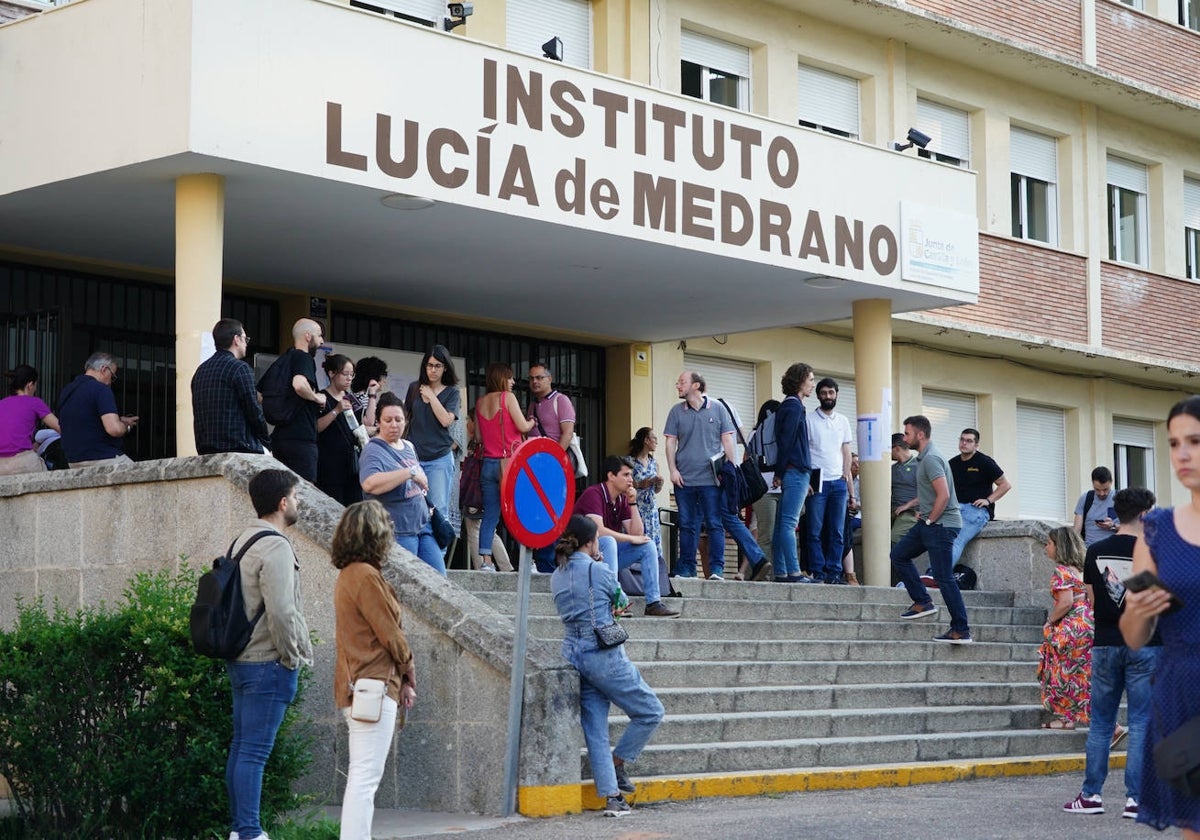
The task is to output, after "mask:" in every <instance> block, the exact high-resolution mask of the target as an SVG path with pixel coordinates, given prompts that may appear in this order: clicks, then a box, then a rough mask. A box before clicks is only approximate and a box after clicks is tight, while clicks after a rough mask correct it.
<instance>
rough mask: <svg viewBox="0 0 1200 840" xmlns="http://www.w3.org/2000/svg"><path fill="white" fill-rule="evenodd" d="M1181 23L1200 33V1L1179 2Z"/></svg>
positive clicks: (1184, 0)
mask: <svg viewBox="0 0 1200 840" xmlns="http://www.w3.org/2000/svg"><path fill="white" fill-rule="evenodd" d="M1179 23H1180V25H1181V26H1186V27H1187V28H1188V29H1195V30H1197V31H1200V0H1179Z"/></svg>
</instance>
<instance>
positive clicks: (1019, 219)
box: [1009, 125, 1059, 247]
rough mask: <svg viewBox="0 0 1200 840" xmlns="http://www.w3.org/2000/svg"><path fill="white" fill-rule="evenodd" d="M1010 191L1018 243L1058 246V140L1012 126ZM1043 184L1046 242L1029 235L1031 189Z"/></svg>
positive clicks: (1013, 233) (1032, 199)
mask: <svg viewBox="0 0 1200 840" xmlns="http://www.w3.org/2000/svg"><path fill="white" fill-rule="evenodd" d="M1009 140H1010V142H1009V150H1010V151H1009V189H1010V205H1011V208H1012V220H1011V230H1012V235H1013V237H1014V238H1016V239H1023V240H1026V241H1028V242H1041V243H1043V244H1045V245H1050V246H1052V247H1057V246H1058V233H1059V231H1058V138H1057V137H1054V136H1052V135H1049V134H1042V133H1040V132H1037V131H1031V130H1029V129H1025V128H1021V127H1019V126H1015V125H1014V126H1012V127H1011V128H1010V129H1009ZM1033 184H1040V185H1042V187H1044V192H1045V197H1044V202H1043V205H1044V206H1042V207H1041V210H1042V213H1043V214H1044V217H1045V221H1046V238H1045V239H1042V238H1040V237H1037V236H1033V235H1032V234H1031V233H1030V221H1029V220H1030V213H1029V210H1030V207H1031V206H1032V204H1033V202H1034V200H1035V199H1034V198H1033V197H1031V195H1030V193H1031V190H1030V186H1031V185H1033Z"/></svg>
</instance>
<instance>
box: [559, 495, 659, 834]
mask: <svg viewBox="0 0 1200 840" xmlns="http://www.w3.org/2000/svg"><path fill="white" fill-rule="evenodd" d="M554 553H555V558H556V559H557V561H558V568H557V569H555V571H554V574H553V575H551V577H550V591H551V593H552V594H553V595H554V606H555V608H556V609H557V610H558V616H559V618H561V619H562V622H563V626H564V630H565V633H564V636H563V643H562V655H563V658H564V659H566V660H567V661H568V662H570V663H571V665H572V666H573V667H574V668H575V670H577V671H578V672H579V723H580V725H581V726H582V727H583V739H584V741H585V742H586V744H587V751H588V762H589V763H590V764H591V766H592V779H593V780H594V782H595V784H596V793H597V794H599V795H600V797H601V798H602V799H604V801H605V805H604V814H605V816H609V817H620V816H623V815H625V814H628V813H629V804H628V803H627V802H626V801H625V797H624V796H623V794H626V793H634V792H635V791H636V788H635V787H634V785H633V783H632V782H631V781H630V780H629V774H628V773H627V772H626V770H625V763H626V762H628V761H635V760H637V757H638V756H639V755H641V752H642V748H643V747H645V746H646V742H647V741H649V740H650V736H651V735H653V734H654V730H655V729H657V728H658V724H659V722H660V721H662V718H663V705H662V703H661V702H660V701H659V699H658V697H657V696H656V695H655V693H654V691H653V690H651V688H650V686H648V685H646V681H645V680H644V679H642V675H641V674H640V673H639V672H638V669H637V667H636V666H635V665H634V664H633V663H632V662H630V661H629V656H628V655H627V654H626V653H625V646H624V645H623V644H621V645H617V646H616V647H609V648H602V647H600V644H599V641H598V639H597V636H596V628H597V627H603V626H605V625H608V624H612V623H613V616H612V598H613V593H615V592H616V590H617V576H616V575H615V574H614V573H613V571H612V569H610V568H609V567H608V566H607V565H606V564H605V563H604V561H603V560H602V559H601V557H600V546H599V544H598V541H597V539H596V521H595V520H594V519H592V518H591V517H588V516H581V515H580V514H575V515H573V516H572V517H571V519H570V521H568V522H567V527H566V528H565V529H564V530H563V533H562V536H560V537H559V538H558V542H557V543H556V544H555V546H554ZM614 704H615V705H616V706H617V707H618V708H620V709H621V710H622V711H623V712H625V714H626V715H628V716H629V725H628V726H626V727H625V731H624V732H623V733H622V734H621V740H619V741H618V742H617V746H616V749H613V750H612V751H611V752H610V751H609V750H610V746H609V744H610V742H609V738H608V710H609V706H610V705H614Z"/></svg>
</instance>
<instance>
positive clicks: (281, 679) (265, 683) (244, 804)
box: [225, 661, 300, 838]
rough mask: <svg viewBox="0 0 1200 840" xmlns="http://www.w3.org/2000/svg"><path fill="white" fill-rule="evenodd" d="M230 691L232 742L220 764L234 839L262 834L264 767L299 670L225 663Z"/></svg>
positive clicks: (276, 665) (275, 664)
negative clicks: (223, 763)
mask: <svg viewBox="0 0 1200 840" xmlns="http://www.w3.org/2000/svg"><path fill="white" fill-rule="evenodd" d="M225 670H226V671H227V672H228V674H229V683H230V685H231V686H232V687H233V741H232V742H231V743H230V744H229V760H228V761H227V762H226V763H225V789H226V790H227V791H228V792H229V813H230V816H231V818H232V828H233V830H234V831H236V832H237V833H238V836H239V837H243V838H248V837H257V836H258V835H260V834H262V833H263V830H262V824H261V823H259V821H258V809H259V803H260V800H261V799H262V777H263V768H265V767H266V766H267V759H268V758H270V756H271V750H272V749H273V748H274V746H275V733H276V732H278V731H279V725H280V724H281V723H283V715H284V713H285V712H286V711H287V707H288V704H289V703H291V702H292V700H294V699H295V697H296V684H297V680H298V679H299V677H300V669H298V668H297V669H296V670H295V671H289V670H288V669H287V668H284V667H283V666H282V665H280V664H279V663H278V662H236V661H230V662H226V663H225Z"/></svg>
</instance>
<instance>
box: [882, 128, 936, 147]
mask: <svg viewBox="0 0 1200 840" xmlns="http://www.w3.org/2000/svg"><path fill="white" fill-rule="evenodd" d="M906 139H907V140H908V142H907V143H893V144H892V145H893V146H894V147H895V149H896V151H897V152H903V151H904V150H905V149H911V148H912V147H913V146H916V147H917V148H918V149H924V148H925V147H926V146H928V145H929V144H930V142H932V141H933V138H932V137H930V136H929V135H928V134H926V133H925V132H923V131H918V130H917V129H915V128H910V129H909V130H908V137H907V138H906Z"/></svg>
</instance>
